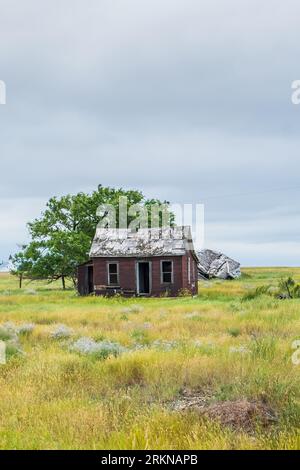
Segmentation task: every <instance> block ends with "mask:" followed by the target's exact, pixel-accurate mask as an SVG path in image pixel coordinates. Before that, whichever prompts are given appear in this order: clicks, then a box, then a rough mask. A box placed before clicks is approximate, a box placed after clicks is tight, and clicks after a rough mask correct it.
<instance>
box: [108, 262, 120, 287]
mask: <svg viewBox="0 0 300 470" xmlns="http://www.w3.org/2000/svg"><path fill="white" fill-rule="evenodd" d="M107 266H108V284H109V285H110V286H118V285H119V263H108V265H107Z"/></svg>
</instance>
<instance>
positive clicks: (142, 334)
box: [131, 329, 149, 344]
mask: <svg viewBox="0 0 300 470" xmlns="http://www.w3.org/2000/svg"><path fill="white" fill-rule="evenodd" d="M131 337H132V339H133V340H134V341H135V342H136V343H140V344H149V338H148V333H147V331H145V330H142V329H136V330H133V332H132V333H131Z"/></svg>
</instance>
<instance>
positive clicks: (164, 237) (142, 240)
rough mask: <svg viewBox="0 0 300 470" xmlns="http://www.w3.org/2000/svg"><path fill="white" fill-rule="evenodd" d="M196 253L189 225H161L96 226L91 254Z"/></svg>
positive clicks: (163, 254) (161, 254)
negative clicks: (131, 228)
mask: <svg viewBox="0 0 300 470" xmlns="http://www.w3.org/2000/svg"><path fill="white" fill-rule="evenodd" d="M188 251H191V252H192V254H193V256H195V257H196V259H197V255H196V254H195V251H194V246H193V241H192V236H191V230H190V227H188V226H185V227H174V228H163V229H139V230H138V231H132V230H130V229H104V228H97V230H96V234H95V238H94V241H93V243H92V247H91V251H90V257H91V258H98V257H135V256H139V257H141V256H142V257H147V256H182V255H184V254H186V253H187V252H188Z"/></svg>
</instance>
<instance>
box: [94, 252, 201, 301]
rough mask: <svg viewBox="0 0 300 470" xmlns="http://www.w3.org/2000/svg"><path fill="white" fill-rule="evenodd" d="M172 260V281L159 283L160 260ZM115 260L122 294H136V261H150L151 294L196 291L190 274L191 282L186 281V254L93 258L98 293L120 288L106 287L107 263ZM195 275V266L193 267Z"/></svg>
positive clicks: (173, 294)
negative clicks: (183, 290) (117, 265)
mask: <svg viewBox="0 0 300 470" xmlns="http://www.w3.org/2000/svg"><path fill="white" fill-rule="evenodd" d="M162 260H165V261H172V262H173V283H171V284H162V283H161V261H162ZM114 261H117V262H118V263H119V279H120V288H121V293H123V294H124V295H136V294H137V291H136V262H137V261H150V262H151V270H152V289H151V295H152V296H160V295H163V294H164V293H166V292H167V293H168V295H170V296H176V295H178V294H179V293H180V291H181V290H182V289H187V290H190V291H191V293H193V294H195V293H197V280H196V279H195V277H193V275H191V283H190V284H189V283H188V275H187V256H169V257H165V256H164V257H159V256H157V257H147V258H94V259H93V264H94V285H95V292H96V294H98V295H107V294H109V293H110V294H114V293H115V292H116V291H117V292H118V291H120V289H115V288H112V287H108V286H107V284H108V277H107V263H108V262H114ZM193 263H195V261H194V258H193V257H192V256H191V273H193ZM194 272H195V273H196V274H195V276H197V270H196V267H195V269H194Z"/></svg>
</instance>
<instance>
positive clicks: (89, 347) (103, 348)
mask: <svg viewBox="0 0 300 470" xmlns="http://www.w3.org/2000/svg"><path fill="white" fill-rule="evenodd" d="M70 351H75V352H78V353H80V354H87V355H90V356H93V357H94V358H95V359H107V358H108V357H109V356H115V357H116V356H118V355H119V354H121V353H123V352H125V351H126V348H124V347H123V346H121V345H120V344H118V343H113V342H111V341H107V340H104V341H100V342H96V341H94V340H93V339H91V338H87V337H83V338H79V339H78V340H77V341H75V343H73V344H72V345H71V346H70Z"/></svg>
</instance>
